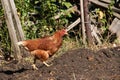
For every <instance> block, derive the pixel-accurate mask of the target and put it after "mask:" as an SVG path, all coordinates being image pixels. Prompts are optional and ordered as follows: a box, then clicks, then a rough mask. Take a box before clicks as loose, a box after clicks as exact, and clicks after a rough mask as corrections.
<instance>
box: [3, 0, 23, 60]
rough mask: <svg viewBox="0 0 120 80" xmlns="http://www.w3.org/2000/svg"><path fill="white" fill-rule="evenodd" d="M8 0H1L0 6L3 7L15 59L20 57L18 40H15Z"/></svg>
mask: <svg viewBox="0 0 120 80" xmlns="http://www.w3.org/2000/svg"><path fill="white" fill-rule="evenodd" d="M8 1H9V0H1V2H2V6H3V8H4V14H5V18H6V23H7V27H8V31H9V35H10V39H11V42H12V44H13V46H14V51H15V54H14V56H15V58H16V59H20V58H21V54H20V48H19V46H18V45H17V44H16V43H17V42H18V40H17V35H16V31H15V28H14V23H13V19H12V18H13V17H12V12H11V9H10V5H9V2H8Z"/></svg>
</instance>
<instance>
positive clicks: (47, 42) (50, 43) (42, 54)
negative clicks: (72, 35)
mask: <svg viewBox="0 0 120 80" xmlns="http://www.w3.org/2000/svg"><path fill="white" fill-rule="evenodd" d="M66 34H67V30H65V29H62V30H58V31H56V32H55V33H54V34H53V35H52V36H48V37H43V38H38V39H33V40H25V41H20V42H18V43H17V44H18V45H22V46H24V47H25V49H27V50H28V51H30V52H31V54H33V55H34V64H33V68H34V69H37V67H36V66H35V63H36V59H40V60H41V61H42V62H43V63H44V64H45V65H46V66H49V65H48V64H47V63H45V61H46V60H47V59H48V58H49V57H51V56H52V55H53V54H54V53H55V52H57V51H58V49H59V48H60V46H61V45H62V40H63V39H62V37H63V36H64V35H66Z"/></svg>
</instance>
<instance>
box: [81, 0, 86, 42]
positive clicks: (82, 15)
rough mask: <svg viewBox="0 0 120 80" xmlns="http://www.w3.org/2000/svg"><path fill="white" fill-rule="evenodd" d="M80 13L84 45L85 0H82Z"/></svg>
mask: <svg viewBox="0 0 120 80" xmlns="http://www.w3.org/2000/svg"><path fill="white" fill-rule="evenodd" d="M80 11H81V24H82V35H83V44H86V33H85V22H84V8H83V0H80Z"/></svg>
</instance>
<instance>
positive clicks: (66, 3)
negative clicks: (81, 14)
mask: <svg viewBox="0 0 120 80" xmlns="http://www.w3.org/2000/svg"><path fill="white" fill-rule="evenodd" d="M63 5H65V6H66V7H67V8H70V7H71V6H72V4H71V3H69V2H63Z"/></svg>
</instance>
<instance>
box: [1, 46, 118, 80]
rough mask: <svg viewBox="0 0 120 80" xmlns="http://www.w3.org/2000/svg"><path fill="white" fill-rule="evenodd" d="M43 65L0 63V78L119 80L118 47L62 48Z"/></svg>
mask: <svg viewBox="0 0 120 80" xmlns="http://www.w3.org/2000/svg"><path fill="white" fill-rule="evenodd" d="M49 64H52V65H51V66H50V67H46V66H45V65H43V64H42V63H41V62H40V61H37V67H38V68H39V70H33V69H32V68H31V66H30V65H31V64H30V63H29V62H28V61H22V62H20V63H17V62H16V61H12V62H9V63H6V64H4V65H1V66H0V80H120V47H115V48H109V49H101V50H99V51H96V52H94V51H92V50H89V49H76V50H71V51H68V52H65V54H63V55H62V56H60V57H58V58H56V59H54V60H53V61H52V62H50V63H49Z"/></svg>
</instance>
